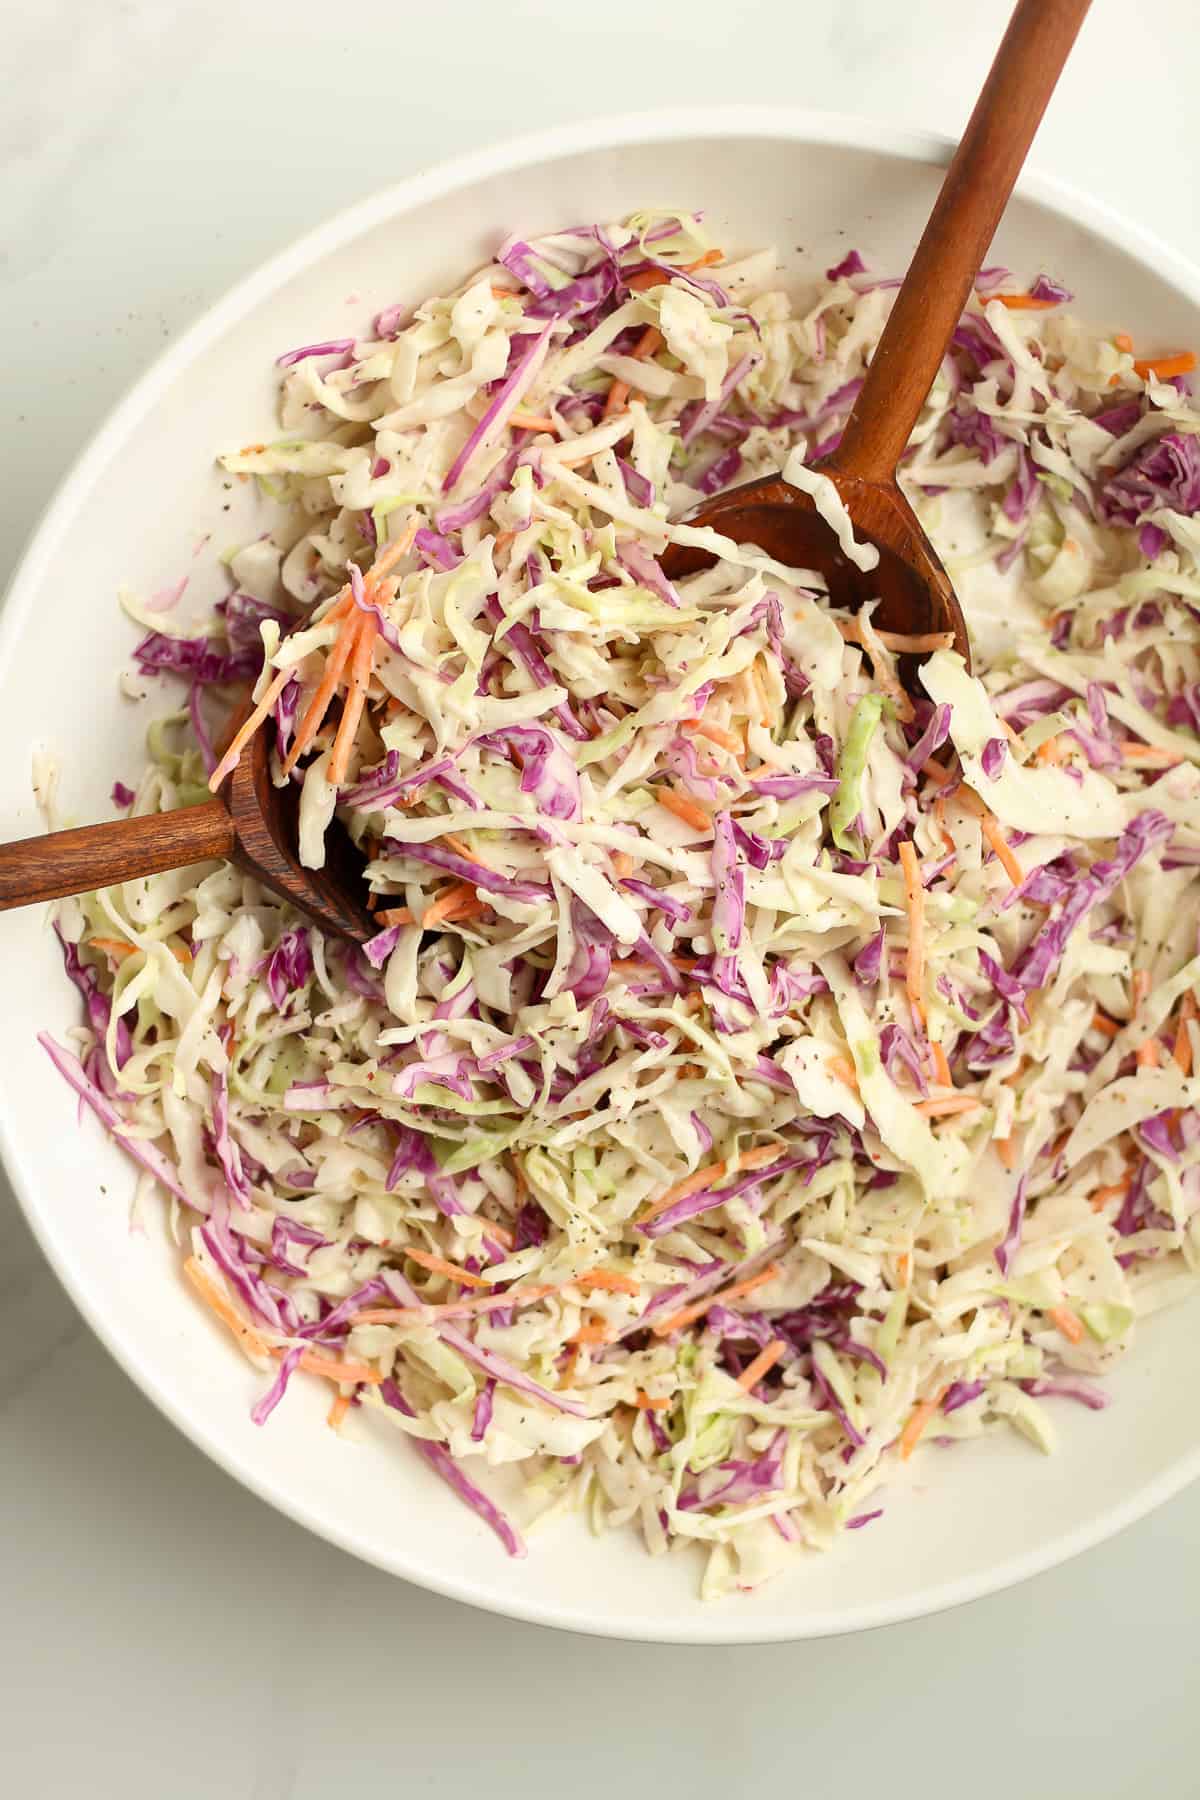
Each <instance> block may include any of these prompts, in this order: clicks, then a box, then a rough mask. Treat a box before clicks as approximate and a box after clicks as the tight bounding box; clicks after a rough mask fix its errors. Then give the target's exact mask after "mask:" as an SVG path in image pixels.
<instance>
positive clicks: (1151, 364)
mask: <svg viewBox="0 0 1200 1800" xmlns="http://www.w3.org/2000/svg"><path fill="white" fill-rule="evenodd" d="M1195 366H1196V358H1195V357H1194V356H1193V355H1192V352H1191V351H1190V350H1178V351H1176V352H1175V354H1174V355H1173V356H1139V357H1136V358H1135V359H1134V364H1133V372H1134V374H1135V375H1140V376H1141V377H1142V380H1143V381H1144V380H1145V379H1146V377H1147V376H1148V375H1154V376H1156V377H1157V378H1158V380H1159V381H1169V380H1170V379H1171V377H1172V375H1190V374H1191V372H1192V370H1193V369H1194V368H1195Z"/></svg>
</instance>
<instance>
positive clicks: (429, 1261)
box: [404, 1250, 492, 1288]
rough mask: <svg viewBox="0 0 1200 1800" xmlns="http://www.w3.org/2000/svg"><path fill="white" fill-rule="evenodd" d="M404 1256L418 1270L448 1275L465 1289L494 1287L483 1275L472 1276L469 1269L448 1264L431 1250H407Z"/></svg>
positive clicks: (442, 1257) (455, 1264)
mask: <svg viewBox="0 0 1200 1800" xmlns="http://www.w3.org/2000/svg"><path fill="white" fill-rule="evenodd" d="M404 1254H405V1256H407V1258H408V1260H409V1261H410V1262H415V1263H416V1264H417V1266H418V1268H421V1269H428V1270H429V1273H430V1274H431V1275H446V1276H448V1277H449V1279H450V1280H451V1281H457V1282H459V1283H460V1284H461V1286H463V1287H470V1288H485V1287H490V1286H491V1285H492V1284H491V1282H490V1281H487V1280H485V1278H484V1277H483V1276H482V1275H472V1273H471V1271H470V1270H469V1269H460V1268H459V1266H458V1264H457V1263H452V1262H447V1261H446V1258H445V1257H444V1256H434V1254H433V1253H432V1251H430V1250H406V1251H405V1252H404Z"/></svg>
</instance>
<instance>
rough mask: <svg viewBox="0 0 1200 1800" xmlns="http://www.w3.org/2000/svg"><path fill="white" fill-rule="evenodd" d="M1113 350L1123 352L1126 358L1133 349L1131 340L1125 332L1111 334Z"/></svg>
mask: <svg viewBox="0 0 1200 1800" xmlns="http://www.w3.org/2000/svg"><path fill="white" fill-rule="evenodd" d="M1113 349H1114V350H1120V351H1123V352H1124V354H1125V355H1126V356H1128V355H1129V352H1130V351H1131V350H1132V349H1133V339H1132V338H1131V337H1130V335H1129V333H1128V332H1127V331H1114V332H1113Z"/></svg>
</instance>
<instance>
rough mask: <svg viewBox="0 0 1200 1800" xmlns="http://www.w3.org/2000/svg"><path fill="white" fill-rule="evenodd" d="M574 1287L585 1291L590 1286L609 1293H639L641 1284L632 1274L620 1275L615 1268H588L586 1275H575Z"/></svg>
mask: <svg viewBox="0 0 1200 1800" xmlns="http://www.w3.org/2000/svg"><path fill="white" fill-rule="evenodd" d="M574 1285H575V1286H576V1287H581V1288H583V1289H584V1291H585V1292H586V1291H587V1290H589V1289H591V1288H602V1289H603V1290H604V1291H605V1292H606V1293H609V1294H640V1293H641V1291H642V1289H641V1284H640V1282H636V1281H635V1280H634V1279H633V1276H632V1275H621V1274H619V1273H618V1272H617V1270H616V1269H589V1270H588V1272H587V1274H586V1275H577V1276H576V1277H575V1284H574Z"/></svg>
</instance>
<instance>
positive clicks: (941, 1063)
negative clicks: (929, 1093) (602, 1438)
mask: <svg viewBox="0 0 1200 1800" xmlns="http://www.w3.org/2000/svg"><path fill="white" fill-rule="evenodd" d="M929 1054H930V1056H931V1057H932V1059H933V1072H934V1074H935V1075H936V1076H937V1078H938V1080H939V1081H940V1082H941V1084H942V1086H943V1087H953V1086H954V1077H953V1075H952V1074H951V1073H950V1064H949V1063H948V1062H947V1060H946V1052H945V1051H944V1050H943V1049H942V1046H941V1045H940V1044H939V1043H938V1042H937V1040H936V1039H934V1038H931V1039H930V1040H929Z"/></svg>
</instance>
